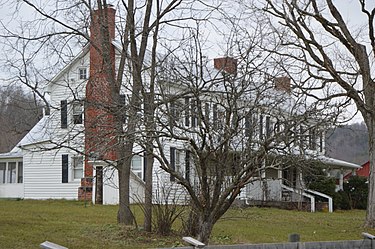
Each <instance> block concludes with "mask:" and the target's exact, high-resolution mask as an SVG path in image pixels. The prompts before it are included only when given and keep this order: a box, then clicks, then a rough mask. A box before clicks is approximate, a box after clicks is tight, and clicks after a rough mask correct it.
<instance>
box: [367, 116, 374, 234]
mask: <svg viewBox="0 0 375 249" xmlns="http://www.w3.org/2000/svg"><path fill="white" fill-rule="evenodd" d="M366 124H367V129H368V137H369V159H370V175H369V184H368V201H367V213H366V223H365V225H366V226H367V227H375V152H374V149H375V134H374V133H375V127H374V124H375V118H373V119H372V120H371V121H368V122H366Z"/></svg>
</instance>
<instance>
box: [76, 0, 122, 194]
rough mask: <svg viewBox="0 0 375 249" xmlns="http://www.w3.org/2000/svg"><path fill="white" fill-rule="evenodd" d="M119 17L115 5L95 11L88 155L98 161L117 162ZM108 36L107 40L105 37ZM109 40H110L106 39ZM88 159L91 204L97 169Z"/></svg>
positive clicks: (85, 190)
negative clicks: (116, 45) (115, 90)
mask: <svg viewBox="0 0 375 249" xmlns="http://www.w3.org/2000/svg"><path fill="white" fill-rule="evenodd" d="M115 13H116V10H115V9H114V8H113V6H112V5H107V6H104V7H103V8H102V9H100V10H99V9H98V10H94V11H93V13H92V22H91V26H90V76H89V80H88V82H87V85H86V99H85V101H86V105H85V122H84V125H85V154H86V155H95V157H96V158H95V159H96V160H115V159H116V153H115V150H114V148H113V145H114V144H115V137H116V136H115V128H114V127H115V123H114V117H113V115H112V114H111V112H110V109H111V108H110V107H111V105H112V101H113V96H112V90H111V87H112V85H111V82H113V80H114V79H115V48H114V46H113V45H112V40H113V39H114V38H115ZM103 34H104V35H103ZM103 36H104V37H103ZM106 37H107V38H106ZM90 160H93V159H92V158H90V157H88V156H86V159H85V172H84V178H83V179H81V187H80V188H79V191H78V198H79V199H87V200H91V194H92V179H93V165H92V163H90V162H89V161H90Z"/></svg>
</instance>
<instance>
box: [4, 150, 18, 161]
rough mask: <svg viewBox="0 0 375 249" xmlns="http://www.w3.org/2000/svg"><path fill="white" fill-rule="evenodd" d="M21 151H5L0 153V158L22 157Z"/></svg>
mask: <svg viewBox="0 0 375 249" xmlns="http://www.w3.org/2000/svg"><path fill="white" fill-rule="evenodd" d="M22 156H23V155H22V152H20V151H17V152H7V153H2V154H0V160H1V159H10V158H22Z"/></svg>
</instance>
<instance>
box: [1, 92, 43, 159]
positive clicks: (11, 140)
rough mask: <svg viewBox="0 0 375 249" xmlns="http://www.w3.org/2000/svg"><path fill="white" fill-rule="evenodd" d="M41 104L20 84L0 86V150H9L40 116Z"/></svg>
mask: <svg viewBox="0 0 375 249" xmlns="http://www.w3.org/2000/svg"><path fill="white" fill-rule="evenodd" d="M42 111H43V110H42V105H41V103H40V102H39V101H38V100H37V99H35V96H34V95H32V94H31V93H28V92H26V91H24V90H22V88H21V87H20V86H9V87H6V88H5V87H4V88H0V126H1V130H0V136H1V143H0V152H9V151H10V150H11V149H12V148H13V147H14V146H15V145H16V144H17V143H18V142H19V140H21V138H22V137H23V136H24V135H25V134H26V133H27V132H28V131H29V130H30V129H31V128H32V127H33V126H34V125H35V124H36V123H37V122H38V120H39V119H40V118H41V117H42V115H43V114H42Z"/></svg>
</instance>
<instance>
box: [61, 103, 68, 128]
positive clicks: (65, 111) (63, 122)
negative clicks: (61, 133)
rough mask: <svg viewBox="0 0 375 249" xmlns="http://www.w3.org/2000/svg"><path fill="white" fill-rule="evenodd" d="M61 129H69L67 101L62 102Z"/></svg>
mask: <svg viewBox="0 0 375 249" xmlns="http://www.w3.org/2000/svg"><path fill="white" fill-rule="evenodd" d="M60 108H61V128H63V129H65V128H68V102H67V101H66V100H61V103H60Z"/></svg>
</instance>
